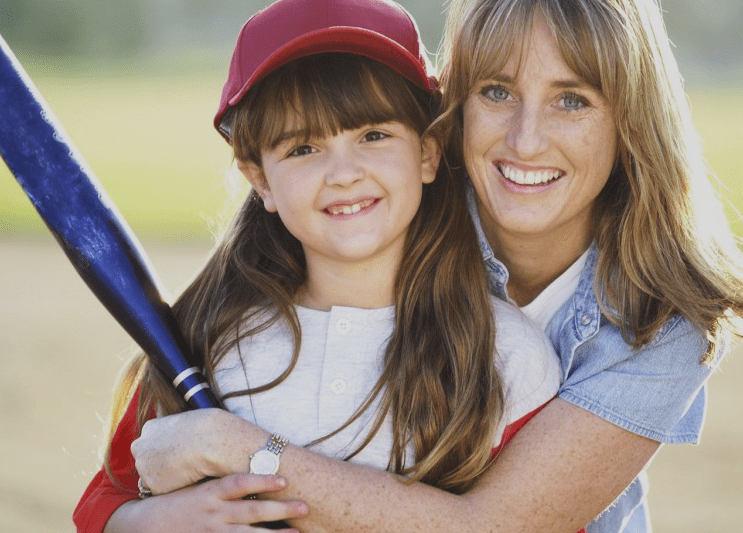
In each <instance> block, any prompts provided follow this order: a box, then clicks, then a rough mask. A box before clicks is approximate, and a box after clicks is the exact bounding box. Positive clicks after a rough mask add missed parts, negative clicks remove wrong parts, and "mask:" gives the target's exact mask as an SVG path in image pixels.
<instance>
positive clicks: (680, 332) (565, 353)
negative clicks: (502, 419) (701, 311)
mask: <svg viewBox="0 0 743 533" xmlns="http://www.w3.org/2000/svg"><path fill="white" fill-rule="evenodd" d="M468 189H469V190H468V198H467V200H468V204H469V210H470V215H471V216H472V219H473V221H474V222H475V227H476V229H477V234H478V238H479V241H480V248H481V250H482V253H483V258H484V260H485V265H486V268H487V270H488V274H489V281H490V289H491V291H492V292H493V294H495V295H496V296H498V297H499V298H501V299H504V300H507V301H508V300H509V298H508V293H507V289H506V286H507V283H508V271H507V270H506V267H505V266H504V265H503V263H501V262H500V261H499V260H498V259H496V257H495V255H494V254H493V250H492V249H491V248H490V245H489V244H488V241H487V239H486V238H485V234H484V232H483V229H482V225H481V224H480V219H479V215H478V211H477V205H476V201H475V192H474V189H473V188H472V187H471V186H470V187H469V188H468ZM597 257H598V250H597V248H596V246H595V244H594V245H592V246H591V248H590V249H589V253H588V257H587V259H586V263H585V265H584V267H583V270H582V271H581V274H580V280H579V282H578V288H577V289H576V291H575V292H574V293H573V295H572V296H571V297H570V298H568V300H567V301H566V302H565V303H564V304H563V305H562V307H561V308H560V309H559V310H558V311H557V313H556V314H555V316H554V317H553V318H552V319H551V321H550V322H549V325H548V326H547V330H546V333H547V335H548V337H549V338H550V340H551V341H552V344H553V345H554V347H555V350H556V351H557V354H558V355H559V357H560V361H561V367H562V385H561V386H560V390H559V392H558V397H559V398H561V399H563V400H565V401H567V402H570V403H572V404H574V405H576V406H578V407H581V408H583V409H586V410H587V411H589V412H591V413H593V414H595V415H597V416H600V417H601V418H603V419H605V420H607V421H609V422H611V423H613V424H615V425H617V426H619V427H621V428H623V429H626V430H627V431H631V432H632V433H636V434H638V435H642V436H644V437H647V438H649V439H652V440H656V441H658V442H661V443H695V444H696V443H698V442H699V435H700V432H701V429H702V423H703V421H704V410H705V403H706V393H705V386H704V384H705V382H706V380H707V378H708V377H709V376H710V374H711V373H712V371H713V370H714V367H715V365H705V364H702V363H700V360H701V357H702V355H703V354H704V352H705V351H706V350H707V341H706V339H705V337H704V336H703V335H702V334H701V333H700V332H699V331H697V330H696V329H695V328H694V326H693V325H692V324H691V323H690V322H689V321H688V320H686V319H684V318H682V317H680V316H676V317H674V318H672V319H670V320H669V321H668V322H667V323H666V324H665V325H664V326H663V327H662V328H661V329H660V331H659V332H658V333H657V334H656V336H655V338H654V339H653V340H652V341H651V342H650V343H648V344H646V345H645V346H643V347H642V348H640V349H634V348H632V347H631V346H630V345H628V344H627V343H626V342H625V341H624V339H623V338H622V335H621V332H620V331H619V328H617V327H616V326H614V325H612V324H611V323H609V322H608V321H607V320H606V318H605V317H604V316H603V315H602V314H601V310H600V307H599V303H598V300H597V298H596V295H595V293H594V290H593V281H594V276H595V270H596V261H597ZM723 351H724V346H723V347H722V348H721V350H720V353H722V352H723ZM717 359H718V360H719V354H718V358H717ZM646 493H647V479H646V476H645V472H644V471H643V472H642V474H641V475H640V476H638V478H637V479H635V481H634V482H633V483H632V484H631V485H630V486H629V487H628V488H627V490H626V491H625V492H624V493H623V494H622V495H621V496H620V497H619V498H618V499H617V500H616V501H615V502H614V503H613V504H612V505H611V506H610V507H609V508H608V509H607V510H606V511H605V512H604V513H603V514H601V516H599V517H598V518H597V519H596V520H594V521H593V522H591V523H590V524H589V525H588V526H587V528H586V530H587V533H618V532H623V533H636V532H637V533H645V532H649V531H650V529H651V528H650V524H649V520H648V515H647V508H646V505H647V502H646V498H645V495H646Z"/></svg>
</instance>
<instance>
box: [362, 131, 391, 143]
mask: <svg viewBox="0 0 743 533" xmlns="http://www.w3.org/2000/svg"><path fill="white" fill-rule="evenodd" d="M387 137H389V135H387V134H386V133H382V132H381V131H377V130H372V131H368V132H366V133H365V134H364V141H366V142H370V141H381V140H382V139H386V138H387Z"/></svg>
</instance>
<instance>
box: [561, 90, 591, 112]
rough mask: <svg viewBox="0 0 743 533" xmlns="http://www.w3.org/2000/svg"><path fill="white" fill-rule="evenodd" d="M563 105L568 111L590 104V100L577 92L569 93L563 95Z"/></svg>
mask: <svg viewBox="0 0 743 533" xmlns="http://www.w3.org/2000/svg"><path fill="white" fill-rule="evenodd" d="M562 105H563V107H564V108H565V109H566V110H568V111H576V110H578V109H582V108H584V107H587V106H588V100H586V99H585V98H583V97H582V96H579V95H577V94H575V93H568V94H565V95H563V96H562Z"/></svg>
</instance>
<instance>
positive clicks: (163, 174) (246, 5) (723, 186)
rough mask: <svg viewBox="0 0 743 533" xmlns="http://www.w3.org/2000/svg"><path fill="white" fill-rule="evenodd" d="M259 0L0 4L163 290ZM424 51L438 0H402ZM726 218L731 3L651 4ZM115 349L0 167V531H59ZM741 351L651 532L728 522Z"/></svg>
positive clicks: (657, 476) (666, 470) (669, 478)
mask: <svg viewBox="0 0 743 533" xmlns="http://www.w3.org/2000/svg"><path fill="white" fill-rule="evenodd" d="M268 3H269V2H268V1H267V0H266V1H255V0H254V1H249V0H242V1H237V0H222V1H218V2H203V1H202V0H129V1H127V2H114V1H111V0H103V1H102V0H3V1H2V5H0V34H2V36H3V38H4V39H5V40H6V42H7V43H8V44H9V45H10V47H11V48H12V49H13V50H14V52H15V54H16V55H17V56H18V58H19V60H20V61H21V63H22V64H23V65H24V67H25V69H26V70H27V72H28V73H29V75H30V76H31V78H32V79H33V80H34V82H35V83H36V85H37V87H38V88H39V90H40V91H41V93H42V94H43V95H44V97H45V98H46V100H47V101H48V103H49V104H50V105H51V107H52V109H53V110H54V112H55V114H56V115H57V117H58V119H59V120H60V122H61V123H62V124H63V125H64V126H65V129H66V130H67V132H68V133H69V134H70V136H71V137H72V139H73V140H74V141H75V144H76V145H77V147H78V148H79V149H80V151H81V152H82V153H83V154H84V155H85V157H86V160H87V162H88V163H89V164H90V166H91V167H92V168H93V170H94V171H95V173H96V174H97V176H98V178H99V179H100V181H101V182H102V183H103V185H104V187H105V189H106V190H107V191H108V193H109V195H110V196H111V198H112V199H113V201H114V203H115V204H116V205H117V206H118V207H119V209H120V210H121V212H122V213H123V214H124V216H125V217H126V219H127V220H128V221H129V223H130V225H131V226H132V228H133V230H134V231H135V233H136V234H137V235H138V236H139V238H140V239H141V240H142V242H143V245H144V248H145V250H146V251H147V253H148V255H149V256H150V258H151V259H152V261H153V263H154V265H155V268H156V269H157V271H158V273H159V274H160V277H161V278H162V281H163V284H164V286H165V287H166V288H167V289H169V290H170V291H171V292H172V293H174V294H177V293H178V292H179V291H180V290H181V289H182V288H183V286H184V284H185V283H186V282H187V281H188V280H189V279H190V278H191V276H192V275H193V274H194V273H195V272H196V270H197V269H198V268H199V266H200V265H201V264H202V262H203V261H204V259H205V257H206V255H207V254H208V252H209V250H210V248H211V246H212V244H213V239H214V237H213V235H214V233H215V230H216V228H217V227H219V223H220V220H222V219H224V218H225V217H227V216H229V214H230V213H231V210H232V209H233V207H234V205H235V203H236V202H239V200H240V199H241V198H242V197H243V196H244V194H245V187H244V185H243V182H242V180H241V179H237V178H236V177H235V176H234V173H233V172H232V165H231V160H230V155H229V150H228V147H227V145H226V144H225V143H224V141H222V139H221V138H220V137H219V136H218V135H217V134H216V133H215V132H214V131H213V129H212V127H211V120H212V116H213V113H214V111H215V109H216V106H217V103H218V101H219V95H220V91H221V86H222V83H223V81H224V78H225V76H226V72H227V66H228V64H229V57H230V55H231V53H232V47H233V45H234V41H235V38H236V36H237V33H238V31H239V29H240V27H241V25H242V24H243V23H244V22H245V20H246V19H247V18H248V17H249V16H250V15H251V14H252V13H253V12H255V11H256V10H258V9H260V8H261V7H264V6H265V5H267V4H268ZM401 3H402V4H403V5H404V6H405V7H406V8H407V9H408V10H409V11H410V12H411V13H412V14H413V16H414V17H415V19H416V20H417V22H418V24H419V27H420V29H421V32H422V34H423V38H424V41H425V43H426V45H427V47H428V49H429V50H430V51H431V52H435V51H436V49H437V48H438V45H439V39H440V36H441V32H442V27H443V22H444V18H445V5H444V4H443V3H442V0H407V1H406V0H403V1H402V2H401ZM663 9H664V11H665V20H666V25H667V28H668V31H669V34H670V36H671V39H672V41H673V43H674V45H675V47H676V56H677V59H678V61H679V63H680V66H681V70H682V72H683V74H684V76H685V79H686V86H687V91H688V94H689V98H690V101H691V103H692V109H693V115H694V121H695V124H696V126H697V128H698V130H699V132H700V134H701V136H702V138H703V140H704V143H705V153H706V156H707V158H708V160H709V162H710V165H711V167H712V168H713V169H714V171H715V174H716V175H717V177H718V178H719V187H718V188H719V191H720V194H721V195H722V196H723V197H724V198H726V200H727V205H726V213H727V214H728V217H729V219H730V220H731V223H732V224H733V227H734V229H735V231H736V233H737V234H738V235H740V236H743V222H741V219H740V218H739V216H738V215H736V210H738V211H740V210H743V180H741V179H740V176H741V175H743V161H742V160H741V158H740V157H739V156H740V152H741V148H743V3H741V2H740V0H711V1H709V2H704V3H702V2H689V1H684V0H665V1H664V2H663ZM132 352H133V347H132V343H131V341H130V340H129V339H128V337H127V336H126V334H125V333H123V331H122V330H121V328H120V327H119V326H118V324H116V323H115V322H114V320H113V319H112V318H110V317H109V316H108V314H107V313H106V312H105V310H104V309H103V307H102V306H101V305H100V304H99V303H98V302H97V300H95V298H94V297H93V296H92V294H90V292H89V291H88V289H87V287H86V286H85V285H84V283H83V282H82V281H81V280H80V279H79V278H78V277H77V274H76V273H75V272H74V270H73V268H72V266H70V265H69V263H68V261H67V259H66V257H65V256H64V254H63V253H62V251H61V249H60V248H59V246H58V245H57V244H56V242H55V241H54V240H53V238H52V237H51V235H50V234H49V233H48V231H47V230H46V228H45V227H44V226H43V223H42V222H41V221H40V219H39V217H38V215H37V214H36V212H35V211H34V210H33V208H32V207H31V204H30V202H29V201H28V199H27V198H26V197H25V195H24V194H23V192H22V190H21V188H20V186H19V185H18V184H17V183H16V182H15V180H14V179H13V177H12V175H11V174H10V173H9V172H8V170H7V168H6V167H5V166H4V165H1V164H0V364H1V365H2V369H3V371H2V373H0V456H1V457H2V461H0V533H5V532H13V533H24V532H29V533H30V532H34V533H36V532H40V531H45V532H51V533H55V532H69V531H73V530H74V527H73V525H72V522H71V518H70V517H71V514H72V510H73V508H74V506H75V504H76V503H77V500H78V499H79V497H80V495H81V493H82V491H83V490H84V488H85V486H86V485H87V483H88V481H89V480H90V478H91V477H92V475H93V474H94V473H95V471H97V469H98V468H99V465H100V455H99V451H100V446H101V444H102V442H103V439H104V437H105V435H106V425H105V422H106V419H107V417H108V409H109V401H110V397H111V391H112V388H113V386H114V383H115V381H116V377H117V374H118V372H119V370H120V368H121V367H122V366H123V365H124V364H125V361H126V360H127V359H128V357H129V356H130V355H131V354H132ZM741 381H743V346H741V345H738V346H737V347H736V348H735V349H734V351H733V353H732V354H731V355H730V356H729V357H728V358H727V359H726V360H725V361H724V362H723V364H722V366H721V368H720V370H719V371H718V372H717V373H716V374H715V375H714V376H713V378H712V380H711V386H710V392H709V397H710V409H709V412H708V416H707V424H706V430H705V433H704V436H703V440H702V444H701V445H700V446H680V447H672V446H667V447H664V448H663V449H662V450H661V452H660V454H659V456H658V457H657V458H656V459H655V460H654V461H653V464H652V465H651V467H650V481H651V505H652V507H651V513H652V514H651V517H652V519H653V522H654V526H655V531H656V532H659V533H670V532H673V533H701V532H705V533H709V532H712V533H716V532H723V531H724V532H729V531H740V530H741V529H740V528H741V526H743V453H741V452H743V421H741V419H742V417H741V414H742V411H743V409H742V408H741V406H743V392H742V391H741V387H740V383H741Z"/></svg>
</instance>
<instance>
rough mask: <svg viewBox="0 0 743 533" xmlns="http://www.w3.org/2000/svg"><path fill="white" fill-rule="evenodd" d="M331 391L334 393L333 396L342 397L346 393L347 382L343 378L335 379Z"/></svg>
mask: <svg viewBox="0 0 743 533" xmlns="http://www.w3.org/2000/svg"><path fill="white" fill-rule="evenodd" d="M330 390H332V391H333V394H335V395H337V396H340V395H341V394H343V393H344V392H346V380H345V379H341V378H335V379H334V380H333V382H332V383H331V384H330Z"/></svg>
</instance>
